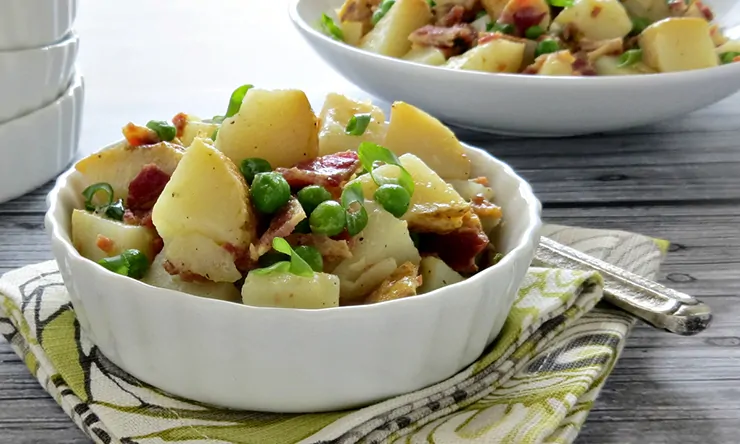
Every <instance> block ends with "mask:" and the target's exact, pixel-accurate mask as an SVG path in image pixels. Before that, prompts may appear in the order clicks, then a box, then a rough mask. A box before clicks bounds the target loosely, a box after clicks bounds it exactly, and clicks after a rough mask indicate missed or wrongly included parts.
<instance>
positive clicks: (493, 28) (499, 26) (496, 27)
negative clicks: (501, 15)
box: [486, 22, 516, 35]
mask: <svg viewBox="0 0 740 444" xmlns="http://www.w3.org/2000/svg"><path fill="white" fill-rule="evenodd" d="M486 31H488V32H500V33H502V34H508V35H512V34H514V33H515V32H516V28H514V25H511V24H509V23H498V22H495V23H494V22H491V23H489V24H487V25H486Z"/></svg>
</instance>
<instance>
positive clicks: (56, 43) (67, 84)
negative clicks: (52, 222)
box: [0, 0, 84, 203]
mask: <svg viewBox="0 0 740 444" xmlns="http://www.w3.org/2000/svg"><path fill="white" fill-rule="evenodd" d="M76 13H77V0H0V203H2V202H5V201H7V200H10V199H13V198H16V197H18V196H21V195H23V194H25V193H27V192H29V191H31V190H33V189H35V188H37V187H39V186H41V185H43V184H44V183H46V182H47V181H49V180H50V179H53V178H54V177H55V176H56V175H57V174H59V173H60V172H61V171H62V170H64V169H65V167H66V166H67V165H68V164H69V163H70V162H71V161H72V160H73V158H74V156H75V154H76V151H77V144H78V141H79V134H80V124H81V121H82V104H83V101H84V86H83V81H82V76H81V75H80V73H79V72H76V71H75V59H76V58H77V48H78V44H79V39H78V37H77V34H75V32H74V29H73V25H74V20H75V16H76Z"/></svg>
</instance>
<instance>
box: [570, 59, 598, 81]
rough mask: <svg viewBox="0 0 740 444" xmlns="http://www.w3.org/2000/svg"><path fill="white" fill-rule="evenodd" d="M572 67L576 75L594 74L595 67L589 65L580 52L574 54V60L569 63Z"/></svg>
mask: <svg viewBox="0 0 740 444" xmlns="http://www.w3.org/2000/svg"><path fill="white" fill-rule="evenodd" d="M571 66H572V68H573V73H574V74H576V75H582V76H595V75H596V69H594V67H593V66H592V65H591V63H590V62H589V61H588V60H587V59H584V58H583V57H582V56H581V54H576V61H575V62H573V64H572V65H571Z"/></svg>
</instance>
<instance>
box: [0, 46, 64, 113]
mask: <svg viewBox="0 0 740 444" xmlns="http://www.w3.org/2000/svg"><path fill="white" fill-rule="evenodd" d="M78 46H79V38H78V37H77V35H76V34H69V35H68V36H67V37H66V38H65V39H64V40H62V41H60V42H57V43H55V44H53V45H49V46H44V47H40V48H31V49H23V50H20V51H0V124H2V123H4V122H7V121H9V120H12V119H15V118H18V117H20V116H23V115H25V114H28V113H30V112H32V111H35V110H37V109H39V108H42V107H44V106H46V105H48V104H49V103H51V102H53V101H54V100H56V99H57V98H58V97H59V96H60V95H61V94H62V93H63V92H64V91H65V90H66V89H67V87H68V86H69V82H70V80H71V79H72V75H73V74H74V65H75V59H76V58H77V48H78Z"/></svg>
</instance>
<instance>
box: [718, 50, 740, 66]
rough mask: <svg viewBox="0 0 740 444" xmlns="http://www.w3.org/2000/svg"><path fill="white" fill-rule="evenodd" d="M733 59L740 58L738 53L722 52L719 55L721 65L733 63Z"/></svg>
mask: <svg viewBox="0 0 740 444" xmlns="http://www.w3.org/2000/svg"><path fill="white" fill-rule="evenodd" d="M735 57H740V52H735V51H731V52H723V53H722V54H720V56H719V59H720V61H721V62H722V64H723V65H727V64H728V63H732V62H734V61H735Z"/></svg>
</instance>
